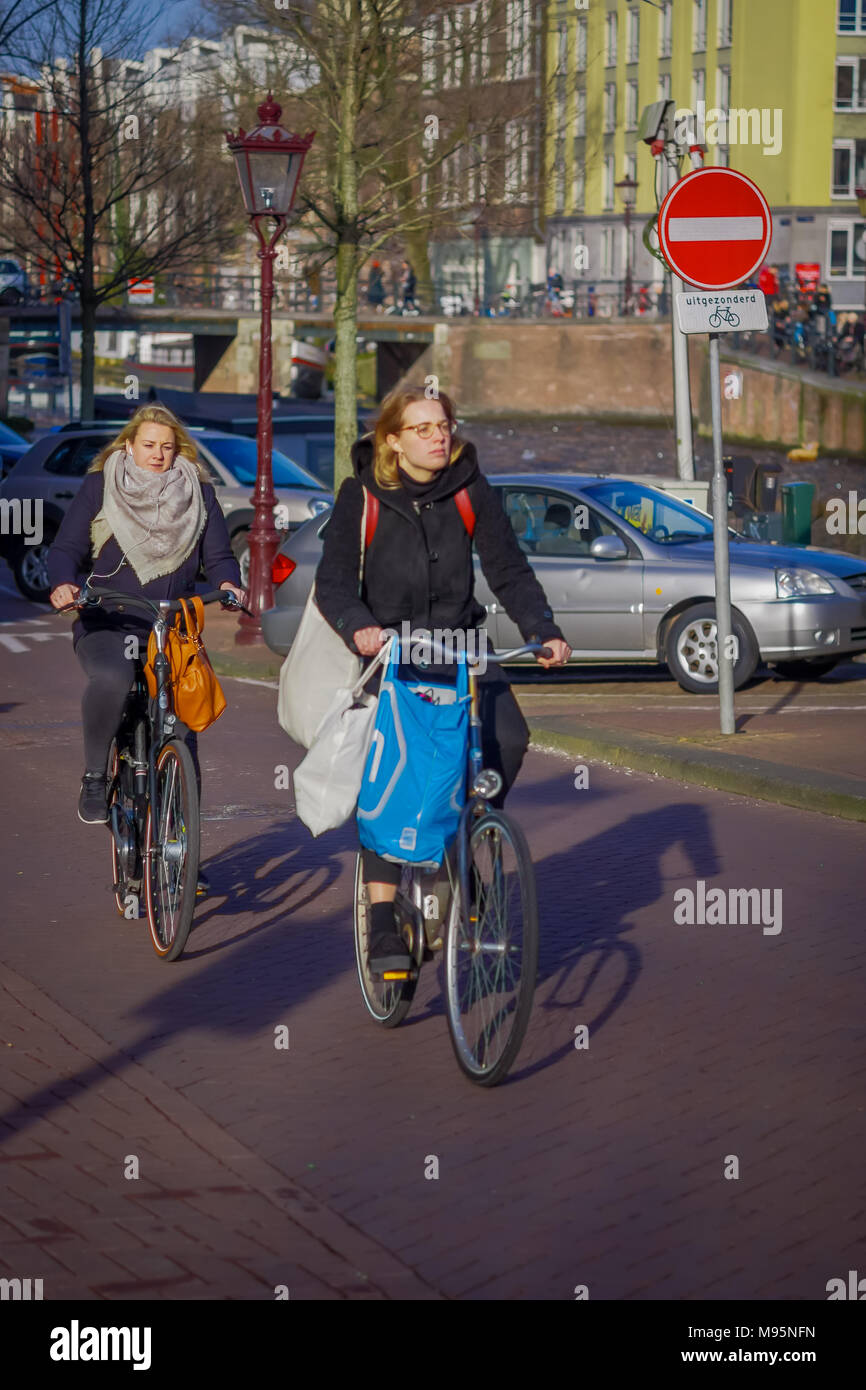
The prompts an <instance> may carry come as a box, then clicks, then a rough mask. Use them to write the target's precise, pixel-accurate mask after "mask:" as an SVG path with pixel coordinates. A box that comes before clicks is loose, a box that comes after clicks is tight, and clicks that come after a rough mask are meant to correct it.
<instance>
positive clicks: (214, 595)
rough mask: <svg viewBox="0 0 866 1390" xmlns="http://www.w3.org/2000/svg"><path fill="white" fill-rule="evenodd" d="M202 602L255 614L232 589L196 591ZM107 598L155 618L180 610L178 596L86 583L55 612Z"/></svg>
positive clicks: (96, 604)
mask: <svg viewBox="0 0 866 1390" xmlns="http://www.w3.org/2000/svg"><path fill="white" fill-rule="evenodd" d="M195 597H196V598H200V599H201V601H202V603H203V604H208V603H217V602H219V603H221V604H222V605H223V607H225V608H230V609H234V610H235V611H236V612H239V613H246V614H248V616H249V617H251V618H252V617H254V616H255V615H254V614H253V613H251V612H250V610H249V609H248V608H245V607H244V605H243V604H242V603H240V602H239V600H238V599H237V598H236V597H235V595H234V594H233V593H232V591H231V589H211V590H209V591H208V593H206V594H196V595H195ZM106 599H109V600H111V601H112V602H114V603H122V604H126V605H127V606H128V607H130V608H138V609H143V610H144V611H145V612H146V613H148V614H149V615H151V616H152V617H154V618H169V617H175V616H176V615H177V614H178V613H181V612H183V609H182V608H181V606H180V603H179V601H178V600H177V599H163V598H157V599H151V598H144V597H143V596H142V595H139V594H127V593H125V592H124V591H123V590H122V589H95V588H91V587H89V586H88V585H87V584H85V585H84V586H83V587H82V589H81V590H80V592H79V595H78V598H76V599H73V600H72V602H71V603H65V604H64V605H63V607H62V608H55V610H54V611H55V613H69V612H70V611H71V610H73V609H74V610H76V611H78V612H83V611H84V610H85V609H86V608H98V607H99V606H100V604H102V603H103V602H104V601H105V600H106Z"/></svg>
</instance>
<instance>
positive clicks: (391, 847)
mask: <svg viewBox="0 0 866 1390" xmlns="http://www.w3.org/2000/svg"><path fill="white" fill-rule="evenodd" d="M399 652H400V644H399V642H395V643H394V648H393V651H392V653H391V659H390V661H389V663H388V668H387V670H386V672H385V675H384V677H383V679H382V684H381V687H380V689H379V703H378V708H377V710H376V722H375V725H374V728H373V736H372V741H371V743H370V748H369V752H368V754H367V760H366V763H365V765H364V775H363V778H362V780H361V792H360V795H359V797H358V810H357V818H358V836H359V839H360V841H361V844H362V845H363V846H364V847H365V849H370V850H372V851H373V852H374V853H375V854H379V855H381V856H382V858H383V859H391V860H394V861H395V862H397V863H404V862H405V863H410V864H440V863H441V862H442V860H443V858H444V855H445V849H446V846H447V845H448V844H449V843H450V842H451V840H452V839H453V838H454V835H455V834H456V831H457V824H458V821H459V819H460V812H461V811H462V809H463V805H464V802H465V800H466V765H467V747H468V742H469V676H468V673H467V669H466V661H465V659H463V658H462V657H461V659H460V661H459V663H458V667H457V683H456V688H455V686H454V685H451V686H449V685H440V684H438V683H437V682H424V683H421V682H419V681H418V679H417V677H415V678H414V679H409V680H406V679H404V678H402V677H401V676H400V674H399V665H400V663H399ZM446 701H450V702H449V703H446Z"/></svg>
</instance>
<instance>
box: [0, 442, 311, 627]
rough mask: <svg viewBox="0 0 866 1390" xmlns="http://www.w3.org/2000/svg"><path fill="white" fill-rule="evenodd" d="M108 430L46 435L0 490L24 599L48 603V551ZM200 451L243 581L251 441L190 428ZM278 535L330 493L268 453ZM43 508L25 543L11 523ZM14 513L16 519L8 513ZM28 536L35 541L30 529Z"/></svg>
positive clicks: (1, 548)
mask: <svg viewBox="0 0 866 1390" xmlns="http://www.w3.org/2000/svg"><path fill="white" fill-rule="evenodd" d="M122 423H124V422H117V423H116V424H115V425H113V426H110V427H108V428H106V427H105V426H102V427H94V428H86V427H84V428H81V429H72V428H65V429H62V430H58V431H52V432H51V433H49V434H46V435H44V436H43V437H42V438H41V439H39V440H37V442H36V443H35V444H34V445H32V447H31V448H30V449H28V450H27V452H26V453H25V454H23V455H22V456H21V458H20V459H19V460H18V462H17V463H16V464H15V466H14V467H13V469H12V471H11V472H10V473H9V475H8V477H6V478H4V480H3V482H2V483H0V522H2V530H0V557H2V558H3V559H5V560H8V562H9V564H10V566H11V568H12V573H13V575H14V577H15V583H16V584H17V586H18V588H19V589H20V590H21V593H22V594H23V595H24V597H25V598H29V599H35V600H36V601H37V602H39V601H47V599H48V548H49V546H50V545H51V543H52V541H53V540H54V537H55V535H56V534H57V530H58V527H59V526H60V523H61V521H62V520H63V515H64V513H65V511H66V509H67V507H68V506H69V504H70V502H71V501H72V499H73V497H74V496H75V494H76V492H77V491H78V488H79V487H80V486H81V481H82V479H83V477H84V475H85V473H86V472H87V470H88V468H89V467H90V465H91V463H92V462H93V460H94V459H95V457H96V455H97V454H98V453H99V452H100V450H101V449H103V448H104V447H105V445H106V444H107V443H109V441H110V440H112V439H115V438H116V437H117V434H118V428H119V425H120V424H122ZM188 428H189V432H190V434H191V435H192V436H193V438H194V439H195V442H196V446H197V448H198V452H199V455H200V457H201V458H202V459H203V461H204V462H205V463H206V464H207V466H208V469H209V471H210V481H211V482H212V483H213V485H214V488H215V490H216V496H217V500H218V502H219V504H220V507H221V508H222V510H223V512H224V514H225V518H226V523H227V525H228V529H229V535H230V537H231V542H232V550H233V551H234V553H235V555H236V556H237V558H238V562H239V564H240V567H241V578H242V582H243V584H244V587H246V585H247V583H248V581H249V553H250V552H249V541H248V535H249V528H250V526H251V524H252V520H253V506H252V502H251V500H250V498H251V494H252V491H253V487H254V485H255V481H256V441H255V440H254V439H247V438H246V437H245V436H243V435H239V434H226V433H224V432H222V431H220V430H210V429H195V428H192V427H188ZM272 459H273V474H274V492H275V493H276V498H277V504H276V508H275V512H274V520H275V523H276V526H277V529H283V530H286V531H289V532H291V531H294V530H295V529H296V528H297V527H298V526H300V525H302V524H303V522H305V521H309V520H310V518H311V517H316V516H319V515H321V514H322V513H323V512H326V511H328V510H329V509H330V507H331V505H332V503H333V500H334V498H333V494H332V493H330V492H329V491H328V490H327V488H325V487H324V486H323V485H322V483H320V482H319V480H318V478H314V477H313V475H312V473H308V472H307V470H306V469H305V468H301V467H300V465H299V464H297V463H294V462H293V461H292V459H290V458H289V457H288V456H287V455H286V454H284V453H283V452H282V451H281V450H279V449H274V450H273V455H272ZM37 502H38V503H41V513H42V516H41V536H40V539H39V542H38V543H37V544H29V543H28V541H27V539H26V536H25V535H24V534H22V527H21V526H20V525H19V526H18V528H17V531H16V526H15V518H16V515H18V514H19V513H20V514H21V515H22V516H23V518H24V519H25V520H26V516H27V512H26V510H25V511H24V512H23V513H22V512H21V508H22V507H23V508H25V509H26V508H28V506H29V508H30V509H32V508H33V505H34V504H35V503H37ZM16 505H17V507H18V513H16V511H14V510H13V509H14V508H15V507H16ZM28 534H30V535H32V534H33V528H32V526H31V527H29V530H28Z"/></svg>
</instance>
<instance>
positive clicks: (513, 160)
mask: <svg viewBox="0 0 866 1390" xmlns="http://www.w3.org/2000/svg"><path fill="white" fill-rule="evenodd" d="M504 194H505V199H506V201H512V202H525V201H526V199H527V198H528V197H529V136H528V131H527V129H526V127H525V125H524V124H523V123H522V121H506V123H505V189H504Z"/></svg>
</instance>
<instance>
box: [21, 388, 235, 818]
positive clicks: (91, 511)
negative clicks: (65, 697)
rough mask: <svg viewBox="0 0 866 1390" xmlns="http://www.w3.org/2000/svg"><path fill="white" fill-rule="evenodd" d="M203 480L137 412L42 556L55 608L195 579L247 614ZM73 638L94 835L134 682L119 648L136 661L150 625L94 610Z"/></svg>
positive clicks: (84, 803)
mask: <svg viewBox="0 0 866 1390" xmlns="http://www.w3.org/2000/svg"><path fill="white" fill-rule="evenodd" d="M206 476H207V475H206V473H205V470H204V468H203V466H202V465H201V464H200V463H199V461H198V456H197V451H196V447H195V443H194V442H193V440H192V438H191V437H190V435H189V434H188V433H187V431H186V430H185V429H184V427H183V425H182V424H181V422H180V421H179V420H178V419H176V418H175V416H174V415H172V413H171V411H170V410H166V408H165V407H164V406H161V405H147V406H143V407H142V408H141V410H138V411H136V413H135V415H133V417H132V419H131V420H130V421H129V423H128V424H126V425H124V427H123V429H122V430H121V431H120V434H119V435H118V436H117V438H116V439H114V440H112V442H111V443H110V444H109V445H108V446H107V447H106V448H105V449H103V450H102V453H101V454H99V455H98V457H97V458H96V459H95V460H94V462H93V463H92V464H91V466H90V469H89V471H88V473H87V475H86V477H85V478H84V481H83V483H82V484H81V487H80V489H79V490H78V493H77V494H76V496H75V499H74V501H73V502H72V505H71V506H70V508H69V511H68V512H67V513H66V516H65V517H64V518H63V522H62V524H61V526H60V530H59V531H58V532H57V536H56V538H55V541H54V544H53V545H52V547H51V549H50V550H49V552H48V577H49V583H50V589H51V593H50V599H51V603H52V604H53V606H54V607H55V608H62V607H63V606H64V605H65V604H67V603H71V602H72V600H73V599H74V598H76V597H77V595H78V592H79V587H80V585H81V583H82V581H83V580H84V579H85V577H86V578H87V580H88V581H89V582H91V583H92V584H93V585H94V586H95V587H96V588H100V587H102V588H111V589H121V590H123V591H124V592H127V593H129V594H130V595H136V596H137V597H142V596H143V597H144V598H149V599H161V598H164V599H178V598H188V597H189V596H190V595H191V594H193V593H194V592H195V587H196V579H197V576H198V574H199V570H200V569H204V571H205V574H206V576H207V579H208V582H209V583H210V584H211V585H212V586H213V587H215V588H220V589H229V590H231V592H232V593H233V594H235V595H236V596H237V598H238V599H239V600H240V602H241V603H245V602H246V595H245V591H244V590H243V589H242V588H241V587H240V581H241V576H240V571H239V569H238V563H237V560H236V559H235V557H234V555H233V554H232V549H231V544H230V542H229V535H228V530H227V528H226V523H225V518H224V517H223V514H222V512H221V510H220V508H219V504H218V503H217V500H216V495H215V493H214V489H213V487H212V486H211V484H210V483H208V482H206V481H205V479H206ZM72 632H73V645H74V650H75V655H76V656H77V657H78V660H79V661H80V662H81V665H82V667H83V668H84V673H85V675H86V676H87V682H88V683H87V688H86V689H85V692H84V697H83V699H82V702H81V713H82V720H83V725H84V776H83V778H82V781H81V793H80V796H79V801H78V815H79V818H80V819H81V820H82V821H84V822H85V824H87V825H99V824H104V823H105V822H106V821H107V819H108V811H107V804H106V792H107V783H106V766H107V762H108V751H109V748H110V747H111V741H112V739H113V738H114V735H115V733H116V732H117V729H118V726H119V724H120V717H121V714H122V713H123V706H124V702H125V700H126V695H127V692H128V691H129V688H130V685H131V683H132V666H131V661H130V653H133V654H134V652H135V650H136V648H135V644H130V643H129V641H128V638H129V637H130V636H135V637H137V638H138V639H139V640H138V649H139V651H140V656H141V659H142V660H143V659H144V656H145V653H146V651H147V638H148V634H149V632H150V624H149V623H148V621H147V619H146V618H145V617H144V616H139V615H137V614H135V615H134V614H132V613H128V612H124V613H117V612H109V611H107V610H103V609H102V608H101V607H99V608H93V609H89V610H88V611H86V612H83V613H82V614H81V615H80V616H79V618H78V619H77V621H76V622H75V623H74V624H73V629H72ZM186 739H187V743H188V745H189V749H190V752H191V754H192V757H193V762H194V764H195V769H196V776H197V778H199V779H200V772H199V764H198V753H197V747H196V737H195V735H194V734H192V733H187V735H186Z"/></svg>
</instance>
